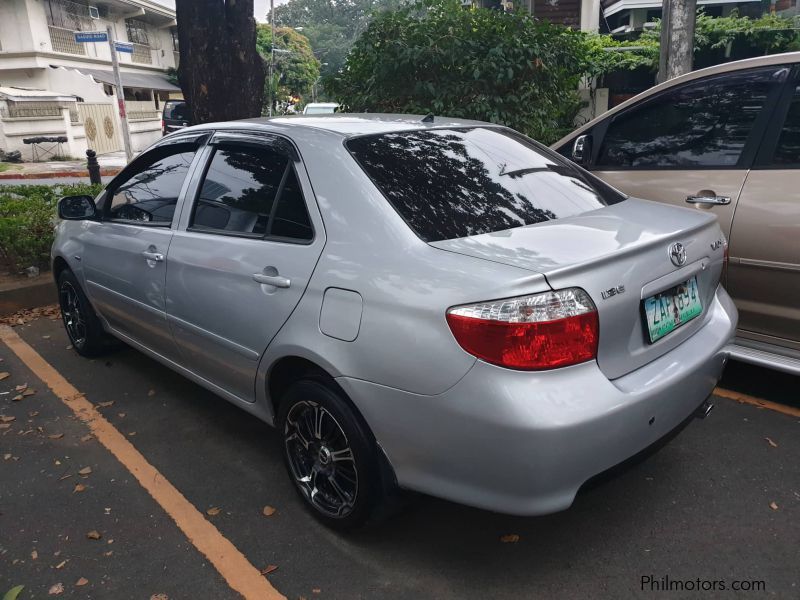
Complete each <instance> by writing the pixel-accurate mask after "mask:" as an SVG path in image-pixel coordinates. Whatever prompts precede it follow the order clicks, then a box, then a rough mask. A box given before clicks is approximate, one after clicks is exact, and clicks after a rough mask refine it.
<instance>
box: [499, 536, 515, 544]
mask: <svg viewBox="0 0 800 600" xmlns="http://www.w3.org/2000/svg"><path fill="white" fill-rule="evenodd" d="M500 541H501V542H503V543H504V544H514V543H516V542H518V541H519V536H518V535H517V534H516V533H509V534H508V535H501V536H500Z"/></svg>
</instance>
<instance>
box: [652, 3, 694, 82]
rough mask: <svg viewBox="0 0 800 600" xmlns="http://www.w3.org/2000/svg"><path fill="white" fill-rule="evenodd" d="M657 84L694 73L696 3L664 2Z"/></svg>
mask: <svg viewBox="0 0 800 600" xmlns="http://www.w3.org/2000/svg"><path fill="white" fill-rule="evenodd" d="M662 12H663V15H662V18H661V55H660V57H659V61H658V82H659V83H662V82H664V81H667V80H669V79H672V78H674V77H677V76H678V75H683V74H684V73H689V72H690V71H691V70H692V65H693V58H694V25H695V20H696V15H697V0H664V2H663V11H662Z"/></svg>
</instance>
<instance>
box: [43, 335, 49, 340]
mask: <svg viewBox="0 0 800 600" xmlns="http://www.w3.org/2000/svg"><path fill="white" fill-rule="evenodd" d="M42 339H43V340H49V339H50V336H49V335H43V336H42Z"/></svg>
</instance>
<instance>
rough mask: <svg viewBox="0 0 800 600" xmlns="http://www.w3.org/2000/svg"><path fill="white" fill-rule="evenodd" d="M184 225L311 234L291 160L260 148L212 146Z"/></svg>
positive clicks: (255, 233)
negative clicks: (190, 214)
mask: <svg viewBox="0 0 800 600" xmlns="http://www.w3.org/2000/svg"><path fill="white" fill-rule="evenodd" d="M190 227H191V228H193V229H194V230H197V231H219V232H228V233H232V234H239V235H246V236H253V237H265V236H273V237H285V238H292V239H298V240H310V239H311V238H312V237H313V231H312V228H311V221H310V219H309V216H308V211H307V209H306V205H305V200H304V199H303V195H302V192H301V191H300V186H299V183H298V181H297V176H296V173H295V170H294V166H293V164H292V161H291V160H289V158H288V157H287V156H286V155H284V154H282V153H279V152H276V151H275V150H273V149H271V148H269V147H266V146H265V147H251V146H243V147H237V146H224V145H223V146H220V147H218V148H217V149H216V150H215V152H214V156H213V157H212V159H211V163H210V165H209V167H208V171H207V172H206V176H205V179H204V181H203V185H202V187H201V189H200V195H199V197H198V199H197V203H196V205H195V210H194V214H193V216H192V222H191V224H190Z"/></svg>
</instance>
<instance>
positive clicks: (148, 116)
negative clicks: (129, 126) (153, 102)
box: [128, 110, 161, 121]
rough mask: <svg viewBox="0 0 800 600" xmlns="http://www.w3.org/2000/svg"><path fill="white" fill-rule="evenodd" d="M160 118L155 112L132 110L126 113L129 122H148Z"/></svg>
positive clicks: (157, 112) (158, 113) (159, 114)
mask: <svg viewBox="0 0 800 600" xmlns="http://www.w3.org/2000/svg"><path fill="white" fill-rule="evenodd" d="M160 118H161V113H160V112H159V111H157V110H134V111H129V112H128V120H130V121H150V120H153V119H160Z"/></svg>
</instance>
